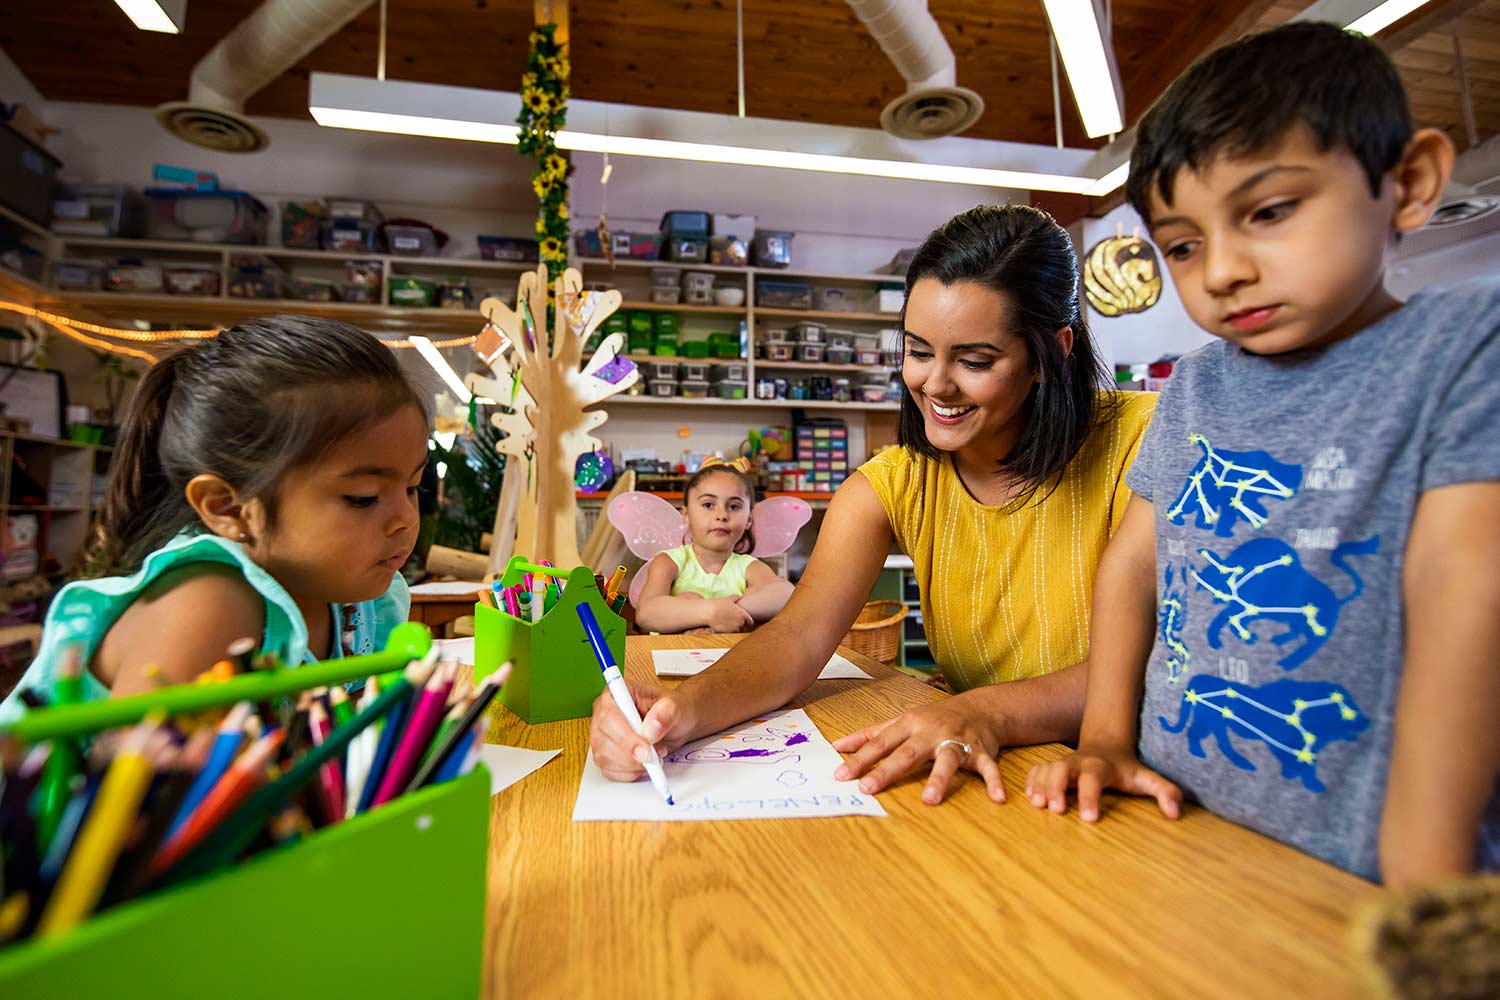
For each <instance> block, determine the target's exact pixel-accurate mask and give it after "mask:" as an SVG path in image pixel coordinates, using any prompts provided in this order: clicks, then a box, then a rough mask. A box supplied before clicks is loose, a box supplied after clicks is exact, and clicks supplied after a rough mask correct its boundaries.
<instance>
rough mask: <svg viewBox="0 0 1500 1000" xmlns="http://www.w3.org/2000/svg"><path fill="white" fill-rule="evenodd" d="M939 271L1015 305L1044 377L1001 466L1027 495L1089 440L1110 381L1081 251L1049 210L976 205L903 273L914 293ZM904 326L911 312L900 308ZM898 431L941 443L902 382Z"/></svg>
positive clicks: (915, 445) (929, 450)
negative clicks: (1064, 332) (1083, 296)
mask: <svg viewBox="0 0 1500 1000" xmlns="http://www.w3.org/2000/svg"><path fill="white" fill-rule="evenodd" d="M924 278H935V279H937V280H938V281H940V282H942V283H943V284H944V285H956V284H958V283H960V282H972V283H974V284H977V285H982V286H983V287H985V288H988V289H989V290H990V291H993V292H997V293H999V294H1000V295H1001V296H1003V297H1004V298H1005V301H1006V304H1007V305H1008V306H1009V310H1008V315H1009V316H1010V319H1011V322H1012V323H1013V324H1014V326H1013V329H1012V330H1011V331H1009V332H1011V333H1014V334H1015V335H1016V336H1018V337H1020V338H1021V339H1022V340H1024V341H1025V342H1026V353H1027V356H1028V358H1029V359H1030V363H1031V367H1032V370H1033V371H1036V372H1038V373H1040V375H1041V381H1040V382H1038V383H1036V384H1035V385H1033V386H1032V388H1031V392H1030V394H1029V395H1028V396H1027V398H1026V403H1025V412H1026V427H1025V429H1024V430H1022V432H1021V436H1020V437H1019V438H1018V439H1017V440H1016V443H1015V446H1014V447H1012V448H1011V450H1010V453H1009V454H1008V455H1006V456H1005V457H1004V458H1002V459H1001V460H1000V470H999V471H1001V472H1004V473H1007V474H1009V475H1010V476H1012V477H1014V478H1015V479H1016V480H1018V481H1020V482H1021V483H1022V484H1023V488H1022V490H1021V493H1020V495H1019V496H1018V497H1017V500H1018V501H1019V502H1020V503H1022V504H1024V503H1026V502H1028V501H1029V500H1030V499H1031V498H1032V497H1033V496H1034V495H1035V493H1036V491H1037V490H1038V489H1039V488H1041V487H1042V486H1043V485H1044V484H1046V483H1047V482H1048V481H1049V480H1051V479H1053V478H1054V477H1057V476H1059V474H1060V473H1061V472H1062V471H1063V469H1064V468H1065V467H1066V466H1067V464H1068V463H1069V462H1071V461H1072V460H1073V456H1074V455H1076V454H1078V449H1079V448H1081V447H1083V442H1084V440H1085V439H1086V438H1087V437H1088V435H1089V431H1091V430H1092V429H1093V427H1094V425H1095V423H1096V422H1097V421H1098V420H1099V419H1100V418H1101V415H1102V414H1101V410H1103V409H1105V408H1107V407H1109V406H1111V405H1113V403H1112V401H1113V399H1114V397H1113V395H1112V394H1111V395H1109V396H1106V397H1105V398H1106V399H1108V400H1111V402H1108V403H1101V402H1100V398H1101V391H1102V390H1105V389H1107V388H1109V387H1111V386H1112V384H1113V383H1112V380H1111V379H1110V378H1109V377H1108V373H1107V372H1106V371H1105V368H1104V363H1103V361H1102V360H1101V359H1100V357H1099V353H1098V351H1097V349H1096V348H1095V347H1094V341H1093V338H1092V337H1090V336H1089V329H1088V324H1087V322H1086V321H1085V320H1084V315H1083V310H1082V308H1081V307H1080V305H1079V297H1078V258H1077V256H1076V255H1075V254H1074V253H1073V241H1072V240H1070V239H1069V238H1068V234H1067V232H1066V231H1064V229H1063V228H1062V227H1061V226H1059V225H1058V224H1057V223H1056V222H1055V221H1053V218H1052V216H1050V215H1048V214H1047V213H1046V212H1043V211H1041V210H1040V209H1036V208H1030V207H1028V206H1025V205H980V206H979V207H977V208H971V209H969V210H968V211H967V212H964V213H962V214H960V215H956V216H954V217H953V218H951V219H949V220H948V221H947V222H945V223H943V224H942V225H941V226H939V227H938V228H936V229H934V230H933V231H932V234H931V235H930V236H928V237H927V239H926V241H925V242H923V244H922V246H921V247H920V248H918V250H917V252H916V255H915V256H914V257H912V261H911V267H910V268H909V269H908V270H907V272H906V294H907V297H908V300H909V299H910V297H911V291H912V289H913V288H914V287H915V286H916V284H917V282H919V281H921V280H922V279H924ZM901 320H902V324H901V325H902V328H903V329H905V326H906V313H905V311H904V310H903V311H902V314H901ZM1065 326H1070V327H1072V328H1073V349H1072V351H1071V352H1070V353H1068V354H1064V353H1063V351H1062V348H1061V346H1059V344H1058V342H1057V331H1058V330H1060V329H1062V328H1063V327H1065ZM896 440H897V441H898V442H900V444H901V445H903V446H904V447H907V448H910V449H911V450H912V451H915V452H917V453H918V454H921V455H926V456H927V457H929V458H936V457H938V455H939V452H938V450H937V449H936V448H934V447H933V445H932V442H930V441H929V440H927V431H926V429H925V427H924V425H923V421H922V411H921V409H920V408H919V407H918V406H917V403H916V400H914V399H912V395H911V390H910V389H908V388H907V387H906V383H905V382H904V381H903V382H902V384H901V414H900V417H899V419H898V422H897V425H896Z"/></svg>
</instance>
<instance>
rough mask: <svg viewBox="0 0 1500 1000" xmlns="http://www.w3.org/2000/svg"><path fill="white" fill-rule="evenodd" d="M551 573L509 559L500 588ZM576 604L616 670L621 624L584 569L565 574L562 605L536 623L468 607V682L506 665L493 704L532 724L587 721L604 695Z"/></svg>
mask: <svg viewBox="0 0 1500 1000" xmlns="http://www.w3.org/2000/svg"><path fill="white" fill-rule="evenodd" d="M554 572H557V571H556V570H552V569H548V568H547V567H545V566H537V565H534V564H532V563H530V562H527V561H526V559H525V558H523V557H521V556H515V557H513V558H512V559H511V561H510V562H509V563H508V564H507V565H506V567H505V573H504V575H503V576H501V578H500V585H501V586H502V587H511V586H515V585H516V584H518V583H521V582H522V577H523V576H524V575H525V574H526V573H547V574H551V573H554ZM580 604H587V605H588V606H589V607H591V608H593V609H594V617H595V618H597V619H598V621H599V628H600V630H601V631H603V632H604V641H605V643H606V644H607V645H608V646H609V649H610V652H612V653H613V654H614V656H615V659H616V660H617V661H618V662H619V663H621V664H622V665H623V664H624V662H625V629H626V625H625V619H623V618H621V617H620V616H619V615H617V614H615V613H614V612H613V611H611V610H609V606H608V605H607V604H606V603H605V602H604V595H603V594H600V593H599V587H598V585H597V584H595V582H594V573H593V570H591V569H589V568H588V567H587V566H579V567H577V568H575V569H573V570H572V571H570V572H569V573H568V574H567V586H566V587H564V588H563V593H562V598H561V599H560V600H559V601H558V602H557V603H556V604H554V605H553V606H552V609H551V610H550V611H548V612H547V613H546V614H544V615H542V619H541V621H539V622H537V623H535V624H532V623H531V622H529V621H522V620H521V619H519V618H515V617H512V616H511V615H509V614H507V613H506V612H504V611H498V610H496V609H495V608H492V607H490V606H489V605H487V604H478V603H476V604H475V605H474V679H475V680H476V681H477V680H479V679H480V678H482V677H484V676H485V675H487V674H490V673H492V672H494V671H495V670H497V669H498V668H499V666H500V664H502V663H504V662H505V661H506V660H509V661H510V662H511V672H510V680H508V681H506V682H505V687H504V688H502V689H501V691H500V699H501V700H502V701H503V702H504V703H505V706H506V707H507V708H509V709H510V710H511V711H512V712H514V713H516V715H518V716H520V717H521V718H523V719H525V720H526V721H527V722H528V723H530V724H532V725H535V724H536V723H538V722H557V721H559V720H561V719H582V718H586V717H588V715H589V714H590V713H591V712H592V711H593V708H594V699H595V698H598V697H599V695H600V694H601V693H602V692H603V691H604V674H603V672H602V671H601V670H600V669H599V661H598V660H596V659H595V658H594V650H593V647H592V646H590V645H589V639H588V636H587V635H586V634H585V633H584V631H583V623H582V622H581V621H579V620H578V606H579V605H580Z"/></svg>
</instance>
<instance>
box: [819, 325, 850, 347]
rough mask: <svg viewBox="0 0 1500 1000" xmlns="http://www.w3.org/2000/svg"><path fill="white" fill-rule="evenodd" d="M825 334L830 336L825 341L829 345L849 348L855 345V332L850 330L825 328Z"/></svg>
mask: <svg viewBox="0 0 1500 1000" xmlns="http://www.w3.org/2000/svg"><path fill="white" fill-rule="evenodd" d="M823 334H824V336H825V337H827V338H828V339H827V340H826V341H825V342H826V343H827V344H828V346H829V347H838V348H849V349H853V347H854V334H853V333H851V332H850V331H848V330H834V329H825V330H824V331H823Z"/></svg>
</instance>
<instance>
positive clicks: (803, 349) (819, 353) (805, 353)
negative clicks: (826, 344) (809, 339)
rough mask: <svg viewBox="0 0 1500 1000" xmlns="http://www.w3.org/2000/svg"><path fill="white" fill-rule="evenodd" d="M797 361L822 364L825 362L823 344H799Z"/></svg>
mask: <svg viewBox="0 0 1500 1000" xmlns="http://www.w3.org/2000/svg"><path fill="white" fill-rule="evenodd" d="M797 360H798V361H806V362H813V363H817V362H821V361H822V360H823V345H822V344H798V345H797Z"/></svg>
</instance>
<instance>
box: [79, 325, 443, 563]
mask: <svg viewBox="0 0 1500 1000" xmlns="http://www.w3.org/2000/svg"><path fill="white" fill-rule="evenodd" d="M407 405H411V406H415V407H416V408H417V409H418V410H419V411H422V412H423V415H424V417H425V415H426V413H425V407H424V406H423V403H422V398H421V396H420V395H418V393H417V390H416V389H415V387H414V386H413V385H412V384H411V382H410V381H408V380H407V378H406V376H405V375H404V374H403V373H402V371H401V366H400V364H399V363H398V362H397V361H396V356H395V355H394V354H393V353H391V349H390V348H388V347H386V346H385V345H384V344H382V343H381V342H380V341H379V340H378V339H376V338H375V337H374V336H372V335H370V334H368V333H366V332H365V331H363V330H360V329H358V328H357V327H353V326H350V325H348V324H347V323H340V322H337V321H335V320H328V319H315V318H313V317H309V316H269V317H265V318H262V319H256V320H251V321H249V322H247V323H241V324H239V325H238V326H235V327H232V328H230V329H228V330H225V331H224V332H222V333H220V334H219V335H218V336H217V337H213V338H211V339H207V340H201V341H197V342H194V343H192V344H191V345H189V346H187V347H183V348H181V349H180V350H178V351H176V352H175V353H173V354H171V355H169V356H167V357H165V358H163V359H162V360H161V361H159V362H157V363H156V364H154V365H152V366H151V368H150V369H149V370H148V371H147V372H146V374H145V376H144V377H143V378H142V379H141V383H140V386H139V388H138V389H137V390H136V394H135V398H134V399H133V400H132V401H131V405H130V413H129V415H128V416H127V417H126V419H125V426H124V428H123V429H122V431H121V434H120V440H119V443H118V445H117V446H116V449H115V456H114V463H113V464H112V465H111V466H110V471H109V483H108V486H107V488H106V492H105V497H104V502H103V504H102V505H101V506H100V508H99V517H98V520H97V522H96V524H95V529H94V531H95V535H94V540H93V544H92V546H91V548H90V552H89V558H88V560H87V563H86V569H85V570H84V573H83V575H84V576H110V575H118V574H126V573H132V572H134V571H135V570H136V569H138V568H139V567H140V565H141V562H142V561H143V560H144V559H145V558H146V556H148V555H150V554H151V553H152V552H154V551H156V550H157V549H159V548H161V547H162V546H163V545H165V544H166V543H167V542H169V541H170V540H171V539H172V538H173V537H174V536H176V535H177V534H178V533H179V532H181V531H183V530H184V529H186V528H191V527H193V526H194V525H196V524H198V523H199V518H198V514H197V512H195V511H194V510H193V508H192V507H191V506H190V505H189V504H188V502H187V497H186V495H185V488H186V486H187V484H188V482H189V481H190V480H191V479H192V478H193V477H194V476H199V475H203V474H205V473H208V474H212V475H216V476H218V477H220V478H221V479H223V480H224V481H225V482H226V483H228V484H229V485H230V486H231V487H232V488H233V489H234V490H235V492H236V493H238V494H239V495H240V496H241V497H242V498H244V499H247V500H249V499H258V500H260V501H261V502H262V503H263V504H264V505H265V507H266V513H267V516H268V517H270V518H271V520H272V522H273V523H274V521H275V517H276V495H277V489H278V487H279V486H280V484H281V481H282V478H283V477H284V476H285V475H286V474H287V472H289V471H290V470H292V469H295V468H299V467H301V466H304V465H307V464H308V463H311V462H314V461H316V460H317V459H318V458H319V457H320V456H321V455H322V454H323V453H324V452H325V451H326V450H327V449H328V448H329V447H331V446H332V445H333V444H335V443H336V442H337V441H339V440H340V439H341V438H343V437H344V436H345V435H347V434H348V433H350V432H351V431H353V430H354V429H355V428H357V427H360V426H361V425H365V424H368V423H370V422H371V421H374V420H379V419H381V418H383V417H385V416H388V415H389V414H391V413H394V412H396V411H397V410H399V409H401V408H402V407H404V406H407Z"/></svg>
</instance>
